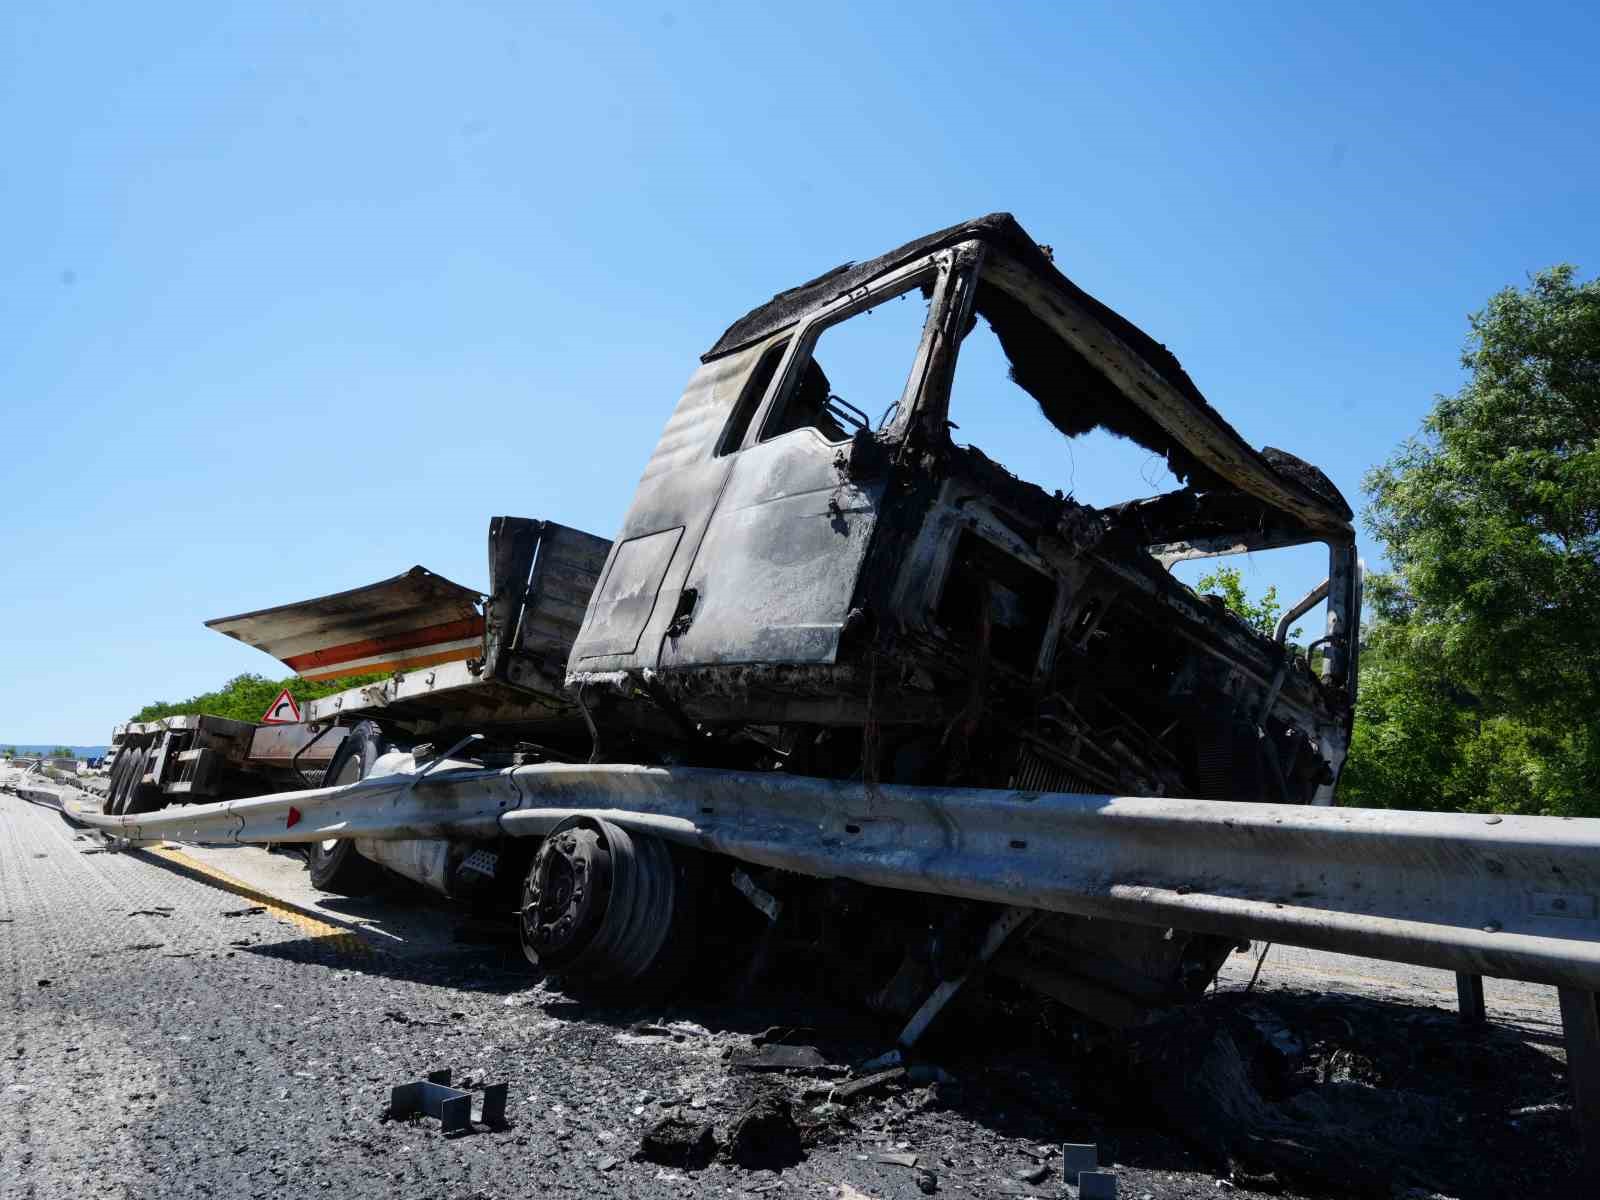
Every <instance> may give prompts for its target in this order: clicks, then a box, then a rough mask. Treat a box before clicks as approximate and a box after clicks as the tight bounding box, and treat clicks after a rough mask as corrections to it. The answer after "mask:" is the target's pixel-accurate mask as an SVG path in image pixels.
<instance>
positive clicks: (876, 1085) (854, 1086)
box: [828, 1067, 906, 1104]
mask: <svg viewBox="0 0 1600 1200" xmlns="http://www.w3.org/2000/svg"><path fill="white" fill-rule="evenodd" d="M905 1077H906V1069H905V1068H904V1067H890V1068H889V1069H888V1070H887V1071H878V1072H876V1073H875V1074H872V1075H864V1076H862V1077H861V1078H860V1079H852V1080H850V1081H849V1082H848V1083H841V1084H838V1085H837V1086H835V1087H834V1089H833V1091H832V1092H830V1093H829V1096H828V1098H829V1099H830V1100H832V1101H833V1102H834V1103H835V1104H848V1103H850V1102H851V1101H852V1100H855V1099H857V1098H858V1097H860V1096H865V1095H868V1094H869V1093H871V1092H876V1091H878V1090H879V1089H881V1088H886V1087H888V1086H889V1085H890V1084H891V1083H894V1082H895V1081H896V1080H900V1079H904V1078H905Z"/></svg>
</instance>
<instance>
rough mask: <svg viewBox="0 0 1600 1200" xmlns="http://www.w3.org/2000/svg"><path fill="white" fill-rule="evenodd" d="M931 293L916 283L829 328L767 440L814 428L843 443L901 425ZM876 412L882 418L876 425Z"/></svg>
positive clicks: (798, 373)
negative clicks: (899, 415)
mask: <svg viewBox="0 0 1600 1200" xmlns="http://www.w3.org/2000/svg"><path fill="white" fill-rule="evenodd" d="M924 289H926V290H927V291H928V293H929V294H931V291H932V289H931V286H930V285H929V284H920V285H919V283H912V284H910V285H909V286H908V287H907V288H906V289H905V290H904V291H901V292H899V293H897V294H895V295H893V296H889V297H886V298H885V299H883V300H880V301H878V302H877V303H876V304H874V305H873V306H872V307H871V308H866V309H862V310H861V311H859V312H856V313H852V314H851V315H850V316H848V317H845V318H844V319H843V320H840V321H837V322H835V323H834V324H832V325H829V326H827V327H826V328H825V329H823V330H822V332H821V333H820V334H818V335H817V337H816V338H815V340H814V341H813V342H812V345H811V352H810V353H809V354H808V355H807V356H806V362H805V365H804V367H798V368H797V369H796V370H795V372H794V373H793V374H794V381H793V383H791V384H790V387H789V394H788V395H787V396H785V397H784V398H783V399H782V400H781V401H780V402H779V403H778V405H777V406H776V407H775V408H774V409H773V413H772V415H771V416H770V417H768V418H767V423H766V425H765V427H764V428H763V429H762V433H761V440H762V441H769V440H771V439H772V438H775V437H781V436H782V435H784V434H786V433H793V432H794V431H795V430H797V429H806V428H811V429H815V430H817V431H818V432H819V433H820V434H822V436H823V437H824V438H826V439H827V440H828V441H830V442H842V441H845V440H846V439H848V438H850V437H851V436H853V435H854V434H855V433H856V432H857V431H858V430H862V429H873V428H877V429H882V428H883V427H884V426H885V425H887V424H888V423H889V422H890V421H892V420H894V418H895V415H896V414H897V413H898V412H899V409H900V397H901V396H902V395H903V394H904V393H905V389H906V383H907V381H908V380H909V378H910V375H911V367H912V365H913V363H915V361H916V356H917V347H918V346H919V345H920V344H921V342H922V330H923V327H924V326H925V325H926V324H927V323H928V305H929V297H928V295H924ZM873 413H880V414H881V416H879V417H878V419H877V424H876V425H874V423H873V418H872V415H871V414H873Z"/></svg>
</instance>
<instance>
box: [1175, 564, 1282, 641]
mask: <svg viewBox="0 0 1600 1200" xmlns="http://www.w3.org/2000/svg"><path fill="white" fill-rule="evenodd" d="M1195 590H1196V591H1199V592H1203V593H1205V594H1206V595H1210V596H1216V597H1217V598H1218V599H1220V600H1221V601H1222V603H1223V604H1224V605H1226V606H1227V608H1228V611H1229V612H1231V613H1233V614H1234V615H1236V616H1239V617H1243V618H1244V620H1245V622H1246V623H1247V624H1248V625H1250V627H1251V628H1253V629H1255V630H1256V631H1257V632H1259V633H1264V634H1266V635H1267V636H1268V637H1271V636H1272V634H1273V632H1274V631H1275V630H1276V629H1277V627H1278V614H1279V613H1280V612H1282V611H1283V605H1281V604H1279V603H1278V588H1277V585H1276V584H1273V585H1271V586H1269V587H1268V588H1267V590H1266V591H1265V592H1263V593H1262V594H1261V599H1260V600H1256V601H1252V600H1251V599H1250V597H1249V594H1248V593H1246V591H1245V588H1244V579H1243V578H1242V576H1241V575H1240V574H1239V568H1238V567H1228V566H1219V567H1217V569H1216V570H1214V571H1212V572H1211V573H1210V574H1208V575H1202V576H1200V580H1199V582H1198V583H1196V584H1195ZM1290 636H1291V637H1299V636H1300V630H1299V629H1298V628H1296V629H1294V630H1293V631H1291V633H1290Z"/></svg>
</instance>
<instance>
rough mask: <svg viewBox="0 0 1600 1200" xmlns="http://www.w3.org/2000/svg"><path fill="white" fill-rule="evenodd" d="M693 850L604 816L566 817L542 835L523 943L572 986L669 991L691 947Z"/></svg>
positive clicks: (633, 992)
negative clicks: (605, 818)
mask: <svg viewBox="0 0 1600 1200" xmlns="http://www.w3.org/2000/svg"><path fill="white" fill-rule="evenodd" d="M692 853H693V852H692V851H681V850H678V849H677V848H676V847H673V846H670V845H668V843H666V842H664V841H662V840H661V839H660V838H656V837H651V836H649V835H646V834H632V833H629V832H627V831H626V830H624V829H622V828H620V827H619V826H617V825H614V824H612V823H611V822H610V821H605V820H601V819H600V818H597V817H586V816H574V817H568V818H567V819H566V820H564V821H562V822H561V823H560V824H558V825H557V826H556V827H555V828H554V829H552V830H551V831H550V833H549V835H548V836H546V838H545V839H544V843H543V845H541V846H540V847H539V852H538V854H536V855H535V856H534V860H533V866H532V867H531V868H529V870H528V877H527V881H526V882H525V884H524V885H523V895H522V919H521V922H520V927H521V933H522V950H523V953H524V954H525V955H526V956H527V958H528V961H530V962H532V963H534V964H535V965H537V966H540V967H543V968H545V969H546V970H549V971H551V972H553V973H555V974H557V975H559V976H560V977H561V981H562V985H563V987H564V988H565V989H566V990H567V991H570V992H575V993H578V994H603V993H616V992H621V991H626V993H627V994H628V995H629V996H635V997H637V996H639V995H641V994H649V993H655V992H661V991H665V990H666V989H667V988H670V987H671V985H672V984H674V983H676V982H677V980H678V978H679V977H680V976H681V975H682V972H683V969H684V967H685V966H687V964H688V962H689V960H690V958H691V950H692V948H693V929H694V918H695V915H696V913H695V909H696V907H697V906H696V897H697V888H696V887H695V882H696V881H695V878H694V875H695V872H694V866H695V860H694V859H693V858H692V857H691V855H692Z"/></svg>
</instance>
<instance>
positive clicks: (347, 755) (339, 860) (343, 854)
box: [306, 721, 387, 896]
mask: <svg viewBox="0 0 1600 1200" xmlns="http://www.w3.org/2000/svg"><path fill="white" fill-rule="evenodd" d="M385 749H387V747H386V746H385V744H384V741H383V731H382V730H380V729H379V728H378V726H377V725H376V724H375V723H374V722H372V721H362V722H360V723H359V724H358V725H356V726H355V727H354V728H353V729H351V730H350V732H349V733H347V734H346V735H345V739H344V741H342V742H340V743H339V748H338V749H337V750H335V751H334V752H333V757H332V758H331V759H329V760H328V769H327V771H326V772H324V773H323V776H322V786H323V787H335V786H338V785H340V784H346V783H355V782H356V781H357V780H359V779H365V778H366V777H367V775H368V774H369V773H371V771H372V764H373V763H375V762H377V761H378V756H379V755H380V754H382V753H383V752H384V750H385ZM306 865H307V866H308V867H310V868H311V882H312V884H313V885H315V886H316V887H318V888H320V889H321V890H322V891H324V892H336V893H338V894H339V895H341V896H365V895H367V894H368V893H369V892H371V891H372V890H373V889H374V888H375V887H377V886H378V884H379V883H380V882H381V881H382V879H383V868H382V867H380V866H378V864H377V863H375V862H373V861H372V860H371V859H370V858H363V857H362V856H361V852H360V851H359V850H357V849H356V846H355V843H354V842H353V841H351V840H349V839H348V838H329V839H328V840H327V841H324V842H312V843H311V851H310V853H309V854H307V855H306Z"/></svg>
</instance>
